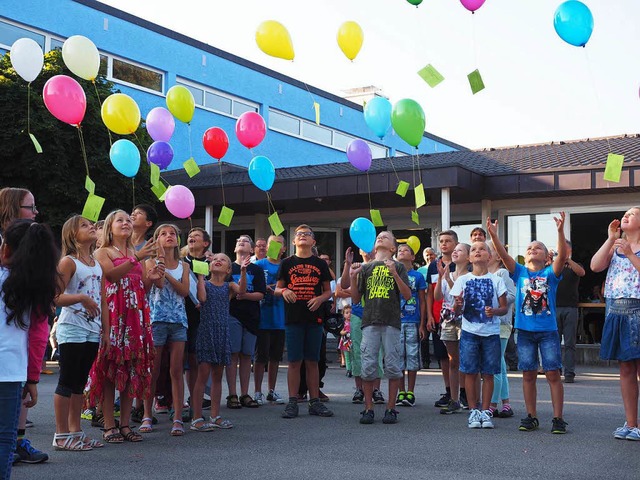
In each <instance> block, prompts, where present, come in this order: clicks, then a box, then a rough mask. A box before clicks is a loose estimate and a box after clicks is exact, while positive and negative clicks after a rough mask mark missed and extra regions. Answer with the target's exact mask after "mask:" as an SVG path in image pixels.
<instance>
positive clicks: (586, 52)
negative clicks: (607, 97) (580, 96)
mask: <svg viewBox="0 0 640 480" xmlns="http://www.w3.org/2000/svg"><path fill="white" fill-rule="evenodd" d="M582 49H583V50H584V56H585V61H586V62H587V71H588V72H589V79H590V81H591V88H592V89H593V95H594V96H595V99H596V109H597V113H598V117H600V128H601V130H602V131H603V132H604V131H605V126H604V121H603V120H602V118H603V117H602V107H601V105H600V96H599V95H598V89H597V88H596V82H595V78H594V76H593V71H592V70H591V62H590V61H589V53H588V50H587V47H582ZM607 146H608V147H609V153H611V144H610V143H609V137H607Z"/></svg>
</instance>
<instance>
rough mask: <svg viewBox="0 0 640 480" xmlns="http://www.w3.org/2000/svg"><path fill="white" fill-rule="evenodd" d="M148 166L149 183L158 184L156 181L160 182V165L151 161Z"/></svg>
mask: <svg viewBox="0 0 640 480" xmlns="http://www.w3.org/2000/svg"><path fill="white" fill-rule="evenodd" d="M149 168H150V181H151V185H154V186H155V185H158V183H160V167H158V165H156V164H155V163H151V164H150V165H149Z"/></svg>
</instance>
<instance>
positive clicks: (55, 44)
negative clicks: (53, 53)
mask: <svg viewBox="0 0 640 480" xmlns="http://www.w3.org/2000/svg"><path fill="white" fill-rule="evenodd" d="M63 44H64V41H63V40H58V39H57V38H52V39H51V46H50V48H49V50H55V49H56V48H59V49H60V50H62V45H63Z"/></svg>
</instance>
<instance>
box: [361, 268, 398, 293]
mask: <svg viewBox="0 0 640 480" xmlns="http://www.w3.org/2000/svg"><path fill="white" fill-rule="evenodd" d="M395 286H396V282H395V280H394V279H393V275H391V273H389V269H388V268H387V267H386V265H378V266H377V267H375V268H374V269H373V270H372V271H371V276H370V277H369V278H367V292H368V293H369V294H368V295H367V299H368V300H371V299H373V298H389V292H390V291H391V290H393V289H394V288H395Z"/></svg>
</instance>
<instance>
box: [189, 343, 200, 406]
mask: <svg viewBox="0 0 640 480" xmlns="http://www.w3.org/2000/svg"><path fill="white" fill-rule="evenodd" d="M187 359H188V360H187V361H188V362H189V370H188V371H187V384H188V386H189V396H191V397H192V398H193V388H194V387H195V385H196V381H197V380H198V359H197V357H196V354H195V353H189V354H188V356H187Z"/></svg>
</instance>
